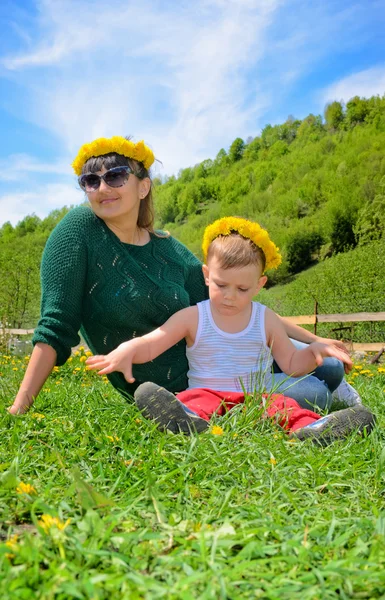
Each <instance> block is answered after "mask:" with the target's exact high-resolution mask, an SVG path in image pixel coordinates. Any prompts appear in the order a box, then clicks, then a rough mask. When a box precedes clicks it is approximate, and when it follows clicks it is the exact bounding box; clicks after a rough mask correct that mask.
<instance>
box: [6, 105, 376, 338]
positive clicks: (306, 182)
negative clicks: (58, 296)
mask: <svg viewBox="0 0 385 600" xmlns="http://www.w3.org/2000/svg"><path fill="white" fill-rule="evenodd" d="M154 188H155V208H156V216H157V221H156V226H157V227H158V228H161V229H166V230H169V231H170V232H171V233H172V234H173V235H175V236H176V237H177V238H178V239H180V240H181V241H182V242H184V243H185V244H186V245H187V246H188V247H189V248H190V249H191V250H192V251H193V252H194V253H196V254H197V255H198V256H199V257H201V248H200V245H201V239H202V233H203V229H204V227H205V226H206V225H207V224H208V223H209V222H211V221H213V220H214V219H216V218H219V217H222V216H228V215H240V216H243V217H247V218H250V219H255V220H258V222H259V223H261V225H263V226H264V227H266V228H267V229H268V231H269V232H270V234H271V237H272V239H273V240H274V241H275V242H276V244H277V245H278V246H279V247H280V248H281V251H282V254H283V259H284V260H283V263H282V265H281V267H280V268H279V269H278V271H277V272H276V273H272V274H271V276H270V285H276V284H281V285H282V284H285V283H287V282H290V281H291V280H292V279H293V278H294V277H297V276H298V274H299V273H301V272H302V271H304V270H306V269H308V268H309V267H310V266H312V265H315V264H316V263H318V262H322V261H325V260H326V259H327V260H333V257H334V256H335V255H338V254H341V253H346V252H351V251H352V250H353V249H354V248H355V247H365V246H366V247H367V249H368V252H370V247H371V244H373V243H380V244H381V243H382V242H384V232H385V96H383V97H379V96H374V97H372V98H369V99H365V98H359V97H355V98H352V99H351V100H350V101H349V102H347V103H346V105H343V104H342V103H340V102H332V103H331V104H329V105H327V106H326V107H325V112H324V115H323V117H322V116H321V115H312V114H310V115H308V116H307V117H306V118H304V119H302V120H298V119H295V118H293V117H289V118H288V119H287V121H286V122H285V123H283V124H281V125H274V126H272V125H266V126H265V127H264V128H263V130H262V132H261V134H260V135H259V136H257V137H249V138H248V139H247V140H243V139H241V138H237V139H235V140H234V141H233V142H232V144H231V145H230V147H229V148H228V149H227V150H226V149H223V148H222V149H221V150H219V152H218V154H217V156H216V157H215V159H214V160H211V159H207V160H205V161H203V162H201V163H199V164H197V165H195V166H194V167H189V168H186V169H182V170H181V171H180V172H179V173H178V176H173V177H169V178H165V180H160V179H155V181H154ZM68 210H69V209H68V208H67V207H63V209H61V210H56V211H53V212H52V213H51V214H50V215H49V216H48V217H47V218H46V219H43V220H41V219H39V218H38V217H37V216H35V215H33V214H32V215H30V216H27V217H25V219H23V220H22V221H20V222H19V223H18V224H17V225H16V226H15V227H13V226H12V225H11V224H10V223H5V224H4V225H3V226H2V227H1V228H0V277H1V282H2V285H1V287H0V324H2V325H3V326H5V325H6V324H7V325H9V326H11V327H33V326H34V325H35V324H36V322H37V318H38V313H39V295H40V292H39V263H40V258H41V253H42V250H43V247H44V244H45V242H46V239H47V237H48V235H49V233H50V232H51V231H52V229H53V227H54V226H55V225H56V224H57V223H58V222H59V221H60V219H61V218H62V217H63V216H64V215H65V214H66V212H67V211H68ZM363 310H364V309H363Z"/></svg>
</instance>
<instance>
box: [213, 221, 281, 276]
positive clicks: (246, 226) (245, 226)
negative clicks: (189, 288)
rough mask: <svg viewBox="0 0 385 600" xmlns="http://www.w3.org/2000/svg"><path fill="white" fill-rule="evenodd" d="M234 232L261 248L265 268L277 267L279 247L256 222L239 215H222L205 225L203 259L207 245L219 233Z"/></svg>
mask: <svg viewBox="0 0 385 600" xmlns="http://www.w3.org/2000/svg"><path fill="white" fill-rule="evenodd" d="M234 232H237V233H239V235H241V236H242V237H244V238H246V239H249V240H251V241H252V242H253V243H254V244H255V245H256V246H258V248H261V250H262V251H263V253H264V255H265V258H266V266H265V270H268V269H277V268H278V267H279V265H280V264H281V262H282V257H281V255H280V253H279V248H277V246H276V245H275V244H274V242H272V241H271V239H270V238H269V234H268V233H267V231H266V230H265V229H262V227H261V226H260V225H258V223H253V222H252V221H248V220H247V219H241V218H239V217H224V218H223V219H218V220H217V221H214V223H211V225H209V226H208V227H206V229H205V232H204V235H203V243H202V250H203V256H204V260H205V261H206V259H207V253H208V250H209V246H210V244H211V242H212V241H213V240H215V238H217V237H219V236H220V235H230V234H231V233H234Z"/></svg>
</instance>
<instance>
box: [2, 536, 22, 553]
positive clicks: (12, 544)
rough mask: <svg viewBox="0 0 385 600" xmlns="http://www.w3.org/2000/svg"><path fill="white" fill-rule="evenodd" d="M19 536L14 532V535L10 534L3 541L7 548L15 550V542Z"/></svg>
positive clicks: (16, 548) (17, 546) (16, 546)
mask: <svg viewBox="0 0 385 600" xmlns="http://www.w3.org/2000/svg"><path fill="white" fill-rule="evenodd" d="M18 539H19V536H18V535H17V534H16V533H15V535H11V537H10V538H9V539H8V540H7V541H6V542H5V545H6V546H7V548H9V549H10V550H12V552H16V551H17V550H18V549H19V544H18V543H17V541H18Z"/></svg>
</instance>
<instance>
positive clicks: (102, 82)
mask: <svg viewBox="0 0 385 600" xmlns="http://www.w3.org/2000/svg"><path fill="white" fill-rule="evenodd" d="M0 30H1V32H2V36H1V40H0V86H1V93H0V132H1V135H0V225H1V224H2V223H4V222H6V221H11V222H12V223H13V224H16V223H17V222H18V221H19V220H21V219H22V218H23V217H25V216H26V215H28V214H32V213H35V214H37V215H38V216H39V217H44V216H46V215H47V214H48V213H49V212H50V211H52V210H53V209H55V208H60V207H62V206H64V205H70V204H77V203H79V202H82V201H83V195H82V193H81V192H80V190H79V189H78V187H77V183H76V178H75V176H74V174H73V173H72V171H71V167H70V163H71V161H72V159H73V158H74V156H75V155H76V153H77V149H78V147H79V146H80V145H81V144H82V143H84V142H86V141H90V140H92V139H94V138H95V137H99V136H110V135H117V134H118V135H119V134H122V135H127V134H130V135H133V137H134V139H135V140H136V141H138V140H140V139H144V140H145V141H146V143H148V144H149V145H150V146H151V147H152V148H153V150H154V152H155V155H156V157H157V158H158V159H159V160H160V161H161V162H162V166H161V165H159V164H158V165H157V166H156V170H155V173H154V174H155V175H166V174H172V173H177V172H178V170H179V169H180V168H184V167H187V166H191V165H194V164H196V163H198V162H200V161H202V160H204V159H205V158H214V157H215V156H216V154H217V153H218V151H219V150H220V149H221V148H222V147H223V148H225V149H228V147H229V146H230V144H231V142H232V141H233V140H234V139H235V138H236V137H239V136H240V137H243V138H244V139H246V138H247V137H248V136H255V135H258V134H259V133H260V131H261V128H263V127H264V126H265V125H266V124H267V123H272V124H274V123H281V122H283V121H285V120H286V118H287V117H288V115H293V116H294V117H296V118H303V117H305V116H306V115H307V114H309V113H310V112H312V113H315V114H320V113H321V114H322V113H323V110H324V106H325V104H326V103H327V102H328V101H332V100H335V99H337V100H345V101H347V100H349V98H351V97H352V96H354V95H357V94H358V95H360V96H366V97H368V96H371V95H373V94H380V95H383V94H384V93H385V43H384V42H385V36H384V31H385V5H384V2H383V0H365V2H362V0H361V1H360V2H354V0H350V1H345V0H312V1H311V2H310V0H194V1H193V2H191V0H189V1H185V0H179V1H177V0H174V1H171V0H166V1H164V0H109V1H108V2H106V1H105V0H103V1H100V0H1V8H0Z"/></svg>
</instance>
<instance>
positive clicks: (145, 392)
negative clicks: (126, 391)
mask: <svg viewBox="0 0 385 600" xmlns="http://www.w3.org/2000/svg"><path fill="white" fill-rule="evenodd" d="M134 398H135V403H136V406H137V407H138V408H139V410H140V412H141V413H142V415H143V416H144V417H145V418H146V419H150V420H152V421H155V422H156V424H157V426H158V429H160V431H166V430H168V431H171V432H172V433H184V434H186V435H190V434H191V433H201V432H202V431H205V430H206V429H207V428H208V426H209V424H208V422H207V421H205V420H204V419H202V418H201V417H199V416H198V415H197V416H196V417H194V416H190V415H189V414H188V413H186V412H185V410H184V409H183V406H181V403H180V402H179V400H178V399H177V398H176V397H175V396H174V394H173V393H171V392H169V391H168V390H166V389H165V388H163V387H160V386H158V385H156V384H155V383H152V382H146V383H142V384H141V385H140V386H139V387H138V388H137V390H136V391H135V394H134Z"/></svg>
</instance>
